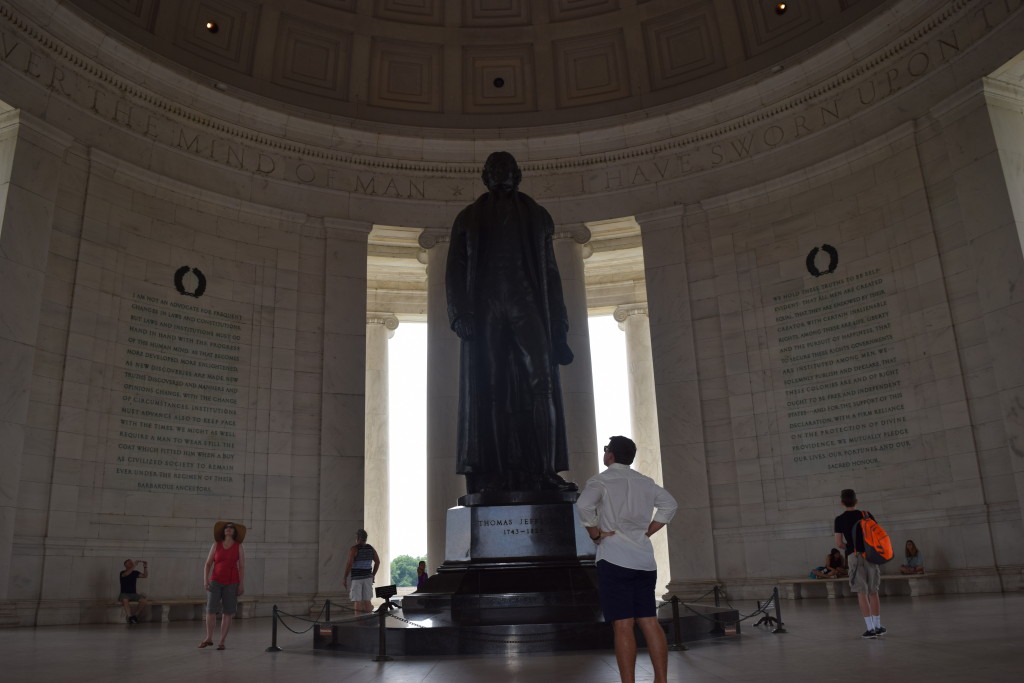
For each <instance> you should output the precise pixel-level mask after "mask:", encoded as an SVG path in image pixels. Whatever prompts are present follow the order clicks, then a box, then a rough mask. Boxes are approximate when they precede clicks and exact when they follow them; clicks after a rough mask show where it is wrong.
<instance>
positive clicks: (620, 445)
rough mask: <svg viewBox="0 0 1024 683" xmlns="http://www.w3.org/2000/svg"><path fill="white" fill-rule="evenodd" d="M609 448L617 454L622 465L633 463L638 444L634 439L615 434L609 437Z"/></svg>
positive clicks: (617, 460)
mask: <svg viewBox="0 0 1024 683" xmlns="http://www.w3.org/2000/svg"><path fill="white" fill-rule="evenodd" d="M608 450H609V451H611V453H612V454H613V455H614V456H615V462H617V463H619V464H620V465H632V464H633V460H634V458H636V444H635V443H633V439H630V438H628V437H625V436H613V437H611V438H610V439H608Z"/></svg>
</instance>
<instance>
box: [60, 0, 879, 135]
mask: <svg viewBox="0 0 1024 683" xmlns="http://www.w3.org/2000/svg"><path fill="white" fill-rule="evenodd" d="M68 1H69V2H70V3H71V4H72V5H73V6H75V7H77V8H78V9H79V10H80V11H81V12H83V13H85V15H86V16H87V17H90V18H91V19H92V20H95V21H96V22H98V23H100V24H102V25H103V26H104V27H105V30H107V31H112V32H114V33H118V34H120V35H121V36H122V37H124V38H127V39H128V40H129V41H131V42H134V43H136V44H138V45H141V46H142V47H143V48H145V49H147V50H149V51H152V52H154V53H156V54H158V55H160V56H162V57H163V58H164V59H166V60H169V61H171V62H173V63H174V64H176V65H178V66H179V67H184V68H185V69H187V70H189V71H191V72H193V73H194V74H195V75H197V78H199V79H200V80H206V81H209V82H211V83H213V84H216V87H218V88H219V89H222V90H227V91H228V92H234V93H235V94H238V95H240V96H247V95H250V94H251V95H257V96H260V97H265V98H269V99H271V100H275V101H277V102H278V103H281V104H283V105H285V106H286V107H289V108H292V107H295V108H299V109H306V110H313V111H316V112H322V113H327V114H331V115H335V116H342V117H345V118H348V119H354V120H356V121H360V122H365V123H392V124H402V125H411V126H417V127H435V128H449V129H453V128H456V129H457V128H464V129H474V128H475V129H480V128H487V129H494V128H505V127H529V126H537V125H550V124H557V123H572V122H583V121H587V120H591V119H597V118H601V117H605V116H612V115H619V114H625V113H629V112H635V111H640V110H644V109H647V108H650V107H655V106H658V105H662V104H665V103H669V102H673V101H677V100H683V99H686V98H690V97H693V96H695V95H699V94H700V93H702V92H706V91H709V90H712V89H715V88H718V87H720V86H723V85H726V84H728V83H730V82H733V81H737V80H740V79H747V78H750V77H756V76H757V74H759V73H763V72H764V71H766V70H767V69H769V68H770V67H772V65H774V64H778V63H781V62H784V61H785V60H786V59H787V58H790V57H792V56H794V55H796V54H797V53H798V52H800V51H802V50H804V49H806V48H808V47H810V46H812V45H814V44H817V43H820V42H821V41H824V40H825V39H827V38H829V37H834V36H836V34H837V33H839V32H841V31H843V30H844V29H846V28H849V27H850V26H851V25H852V24H854V23H855V22H857V21H858V20H860V19H862V18H863V17H864V16H865V15H867V14H869V13H871V12H873V11H877V10H879V9H880V8H882V7H883V6H884V5H885V4H886V3H885V2H884V0H795V1H794V2H790V3H785V4H786V5H787V7H786V10H785V11H784V12H781V13H780V12H779V11H778V9H777V4H778V3H776V2H767V1H764V0H68Z"/></svg>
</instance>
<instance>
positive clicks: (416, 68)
mask: <svg viewBox="0 0 1024 683" xmlns="http://www.w3.org/2000/svg"><path fill="white" fill-rule="evenodd" d="M441 54H442V46H441V45H432V44H430V43H412V42H400V41H395V40H374V41H373V44H372V46H371V48H370V104H372V105H374V106H378V107H389V108H393V109H405V110H408V111H431V112H437V111H441V92H442V90H443V88H442V80H441V77H442V71H441Z"/></svg>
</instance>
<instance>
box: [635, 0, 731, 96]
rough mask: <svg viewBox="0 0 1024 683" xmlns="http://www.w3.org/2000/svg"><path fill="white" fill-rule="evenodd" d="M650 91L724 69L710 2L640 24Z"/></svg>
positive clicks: (723, 60) (723, 59)
mask: <svg viewBox="0 0 1024 683" xmlns="http://www.w3.org/2000/svg"><path fill="white" fill-rule="evenodd" d="M643 29H644V44H645V45H646V47H647V73H648V77H649V78H650V82H651V90H662V89H664V88H668V87H671V86H674V85H679V84H680V83H684V82H686V81H689V80H693V79H694V78H699V77H701V76H705V75H707V74H709V73H712V72H714V71H717V70H719V69H723V68H725V54H724V52H723V50H722V45H721V42H720V40H719V32H718V24H717V21H716V19H715V9H714V7H713V6H712V4H711V3H710V2H708V3H704V4H703V5H697V6H694V7H693V8H692V9H690V10H687V11H682V12H675V13H673V14H667V15H662V16H659V17H655V18H654V19H650V20H648V21H646V22H644V25H643Z"/></svg>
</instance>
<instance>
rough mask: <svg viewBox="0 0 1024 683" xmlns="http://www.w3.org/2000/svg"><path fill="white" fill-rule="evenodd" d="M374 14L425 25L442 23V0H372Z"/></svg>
mask: <svg viewBox="0 0 1024 683" xmlns="http://www.w3.org/2000/svg"><path fill="white" fill-rule="evenodd" d="M373 13H374V16H376V17H378V18H380V19H388V20H391V21H401V22H406V23H410V24H425V25H427V26H443V25H444V0H374V3H373Z"/></svg>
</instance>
